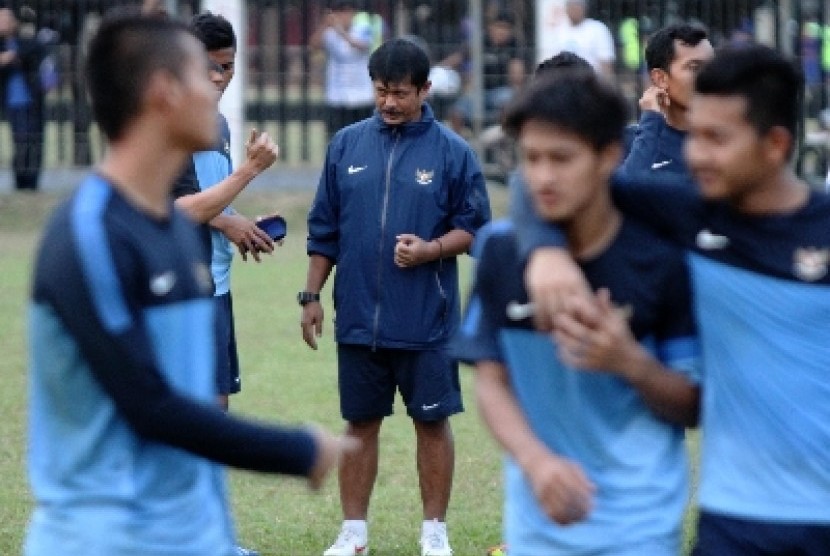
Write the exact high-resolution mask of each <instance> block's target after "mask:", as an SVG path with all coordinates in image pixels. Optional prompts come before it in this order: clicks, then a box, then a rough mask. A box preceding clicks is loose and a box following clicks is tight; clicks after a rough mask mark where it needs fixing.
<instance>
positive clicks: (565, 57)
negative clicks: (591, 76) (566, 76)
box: [533, 50, 594, 77]
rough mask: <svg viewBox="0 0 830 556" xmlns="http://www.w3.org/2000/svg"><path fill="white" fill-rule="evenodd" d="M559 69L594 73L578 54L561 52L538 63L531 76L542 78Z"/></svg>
mask: <svg viewBox="0 0 830 556" xmlns="http://www.w3.org/2000/svg"><path fill="white" fill-rule="evenodd" d="M560 69H582V70H586V71H594V68H593V67H592V66H591V64H590V63H588V61H587V60H586V59H585V58H583V57H582V56H580V55H579V54H575V53H573V52H571V51H570V50H563V51H562V52H560V53H559V54H555V55H553V56H551V57H550V58H547V59H546V60H542V61H541V62H539V65H538V66H536V70H534V72H533V76H534V77H542V76H544V75H548V74H549V73H550V72H552V71H557V70H560Z"/></svg>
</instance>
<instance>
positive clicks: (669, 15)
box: [0, 0, 830, 167]
mask: <svg viewBox="0 0 830 556" xmlns="http://www.w3.org/2000/svg"><path fill="white" fill-rule="evenodd" d="M22 3H24V2H23V0H19V1H18V2H17V3H15V2H11V5H12V7H18V6H17V4H22ZM25 3H26V4H28V5H30V6H32V7H33V8H34V9H35V12H36V19H35V21H34V22H33V25H35V26H36V27H40V28H42V27H49V28H51V29H54V30H56V31H57V32H58V34H59V37H60V42H59V45H58V46H57V47H56V53H57V60H58V65H59V69H60V78H61V82H60V86H59V87H58V88H57V89H55V90H53V91H51V92H50V93H49V94H48V96H47V98H46V109H45V113H46V121H47V124H46V139H45V151H44V165H45V166H47V167H62V166H63V167H65V166H83V165H88V164H90V163H91V162H94V161H95V160H96V159H97V158H98V157H99V156H100V154H101V148H102V146H101V145H102V143H101V140H100V137H99V135H98V134H97V132H96V130H95V126H94V125H93V124H92V122H91V118H90V112H89V107H88V105H87V102H86V97H85V94H84V90H83V83H82V79H81V78H80V72H79V68H80V67H81V63H82V60H83V55H84V50H85V44H86V40H87V39H88V37H89V36H90V33H91V32H92V31H93V30H94V29H95V25H96V22H97V21H98V20H99V17H100V14H101V13H102V12H103V11H104V10H106V9H108V8H109V7H111V6H114V5H124V4H130V3H132V2H129V1H126V0H97V1H92V0H90V1H84V0H72V1H67V0H51V1H50V0H40V1H36V0H26V1H25ZM482 4H483V5H484V6H485V8H487V9H485V10H484V13H485V14H487V13H489V12H488V9H496V10H497V9H499V8H502V9H509V10H510V11H511V13H512V14H513V15H514V17H515V28H514V32H515V35H516V39H517V41H518V43H519V45H520V47H521V48H522V49H523V50H524V51H525V53H526V55H527V58H528V59H530V60H535V59H536V53H535V43H536V40H535V33H536V14H535V10H536V4H537V2H536V1H535V0H520V1H518V2H517V1H515V0H511V1H507V0H503V1H490V2H482ZM590 4H591V9H590V11H589V16H591V17H594V18H597V19H600V20H601V21H603V22H605V23H606V24H607V25H608V27H609V28H610V29H611V31H612V33H613V34H614V37H615V41H616V43H617V54H618V58H617V65H616V72H617V75H618V77H619V80H620V84H621V85H623V86H624V91H625V92H626V93H627V95H628V96H629V98H630V99H631V101H632V107H635V106H636V98H637V97H638V96H639V93H640V91H641V87H642V78H641V77H642V73H641V71H640V68H639V67H637V66H636V64H635V65H632V62H631V60H630V58H631V56H630V54H631V53H632V50H631V48H632V45H631V44H630V41H631V40H632V38H631V36H630V33H629V32H626V31H623V29H624V26H625V25H628V27H627V29H629V31H630V28H631V25H632V24H633V25H634V27H635V28H636V30H637V35H636V39H635V40H638V41H640V42H641V43H642V40H643V39H644V38H645V37H646V36H647V34H648V33H649V32H650V31H651V30H654V29H657V28H659V27H661V26H663V25H664V24H666V23H668V22H672V21H676V20H691V21H697V22H700V23H702V24H704V25H706V26H707V27H708V28H709V30H710V34H711V36H712V37H713V41H714V42H715V43H716V44H720V43H724V42H726V41H729V40H737V39H739V38H746V37H747V36H749V37H750V38H752V39H757V40H762V41H764V42H767V43H771V44H773V45H775V46H777V47H778V48H779V49H781V50H783V51H785V52H787V53H790V54H792V55H794V56H798V55H799V54H802V53H803V52H806V50H804V49H808V48H809V49H813V50H810V52H814V51H815V48H819V49H821V46H818V47H817V46H816V45H815V44H808V43H809V40H808V39H809V37H807V36H806V34H807V32H808V31H809V30H810V29H812V31H810V32H814V31H815V28H814V27H811V24H815V25H819V28H820V29H821V30H822V32H821V33H820V34H821V37H820V39H819V40H821V39H823V37H824V35H825V34H827V35H828V36H830V31H828V32H827V33H825V32H824V30H825V29H830V27H827V26H826V25H825V24H824V23H823V22H825V21H826V19H827V17H826V16H827V15H830V14H826V13H825V2H824V1H817V2H814V3H813V4H814V5H812V7H807V4H808V2H801V1H798V0H780V1H771V0H594V1H593V2H591V3H590ZM325 5H326V1H325V0H309V1H301V0H247V2H246V10H247V22H248V24H247V29H246V33H245V36H246V37H247V40H246V44H245V45H244V48H243V49H242V52H243V54H242V55H243V56H244V63H245V68H246V71H245V72H244V76H245V80H246V83H245V84H244V89H245V109H244V117H245V119H246V121H247V122H249V123H250V124H251V125H256V126H257V127H259V128H261V129H266V130H269V131H270V132H271V133H273V134H274V135H275V136H276V138H277V140H278V142H279V143H280V145H281V146H282V151H283V155H284V156H285V157H286V158H287V162H288V163H298V164H302V163H319V162H320V160H321V157H322V153H323V152H324V144H325V126H324V124H323V122H324V114H325V104H324V100H323V99H324V94H323V87H324V83H323V79H324V77H323V75H324V66H325V58H324V56H323V55H322V54H321V53H320V52H315V51H313V50H312V49H310V48H309V47H308V46H307V40H308V37H309V36H310V34H311V33H312V31H313V30H314V28H315V27H316V25H317V23H318V21H319V19H320V17H321V16H322V14H323V12H324V10H325ZM364 7H365V8H366V9H368V10H371V11H373V12H375V13H379V14H380V15H381V16H383V18H384V20H385V22H386V26H387V29H388V30H389V34H390V35H401V34H411V35H417V36H420V37H421V38H423V39H424V40H425V41H426V43H427V44H428V45H429V48H430V54H431V56H432V58H433V60H434V61H438V60H441V59H442V58H443V57H445V56H446V55H448V54H449V53H451V52H453V51H454V50H455V49H457V48H459V46H460V45H461V44H462V43H463V41H464V29H465V25H470V22H466V21H465V15H466V14H467V13H468V12H469V6H468V2H467V0H365V2H364ZM178 9H179V13H178V15H179V16H180V17H185V18H186V17H189V16H190V15H191V14H193V13H195V12H197V11H199V9H200V2H199V1H198V0H180V1H179V2H178ZM627 33H628V34H627ZM813 42H815V41H813ZM639 46H640V47H641V46H642V44H640V45H639ZM634 51H637V49H636V48H635V49H634ZM827 51H828V53H830V48H827ZM819 52H820V53H821V50H819ZM626 53H627V54H629V55H628V56H626ZM819 62H820V63H819V74H820V81H819V83H818V86H815V87H814V88H813V90H812V91H811V95H812V101H813V102H814V103H815V105H816V106H818V107H823V106H825V105H826V100H827V98H826V88H825V86H824V77H825V73H824V71H825V63H824V62H827V63H830V60H826V61H824V60H820V61H819ZM238 63H241V62H238ZM531 69H532V68H528V71H530V70H531ZM451 101H452V99H442V100H440V101H437V102H436V111H437V113H438V115H439V117H442V116H444V115H445V114H446V109H447V106H448V105H449V104H450V102H451ZM0 126H2V128H0V166H2V167H8V166H9V164H10V160H9V158H10V157H9V153H10V152H11V143H10V141H11V139H10V134H9V132H8V129H7V126H6V125H5V122H3V123H2V124H0Z"/></svg>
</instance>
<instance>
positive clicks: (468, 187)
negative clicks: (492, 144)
mask: <svg viewBox="0 0 830 556" xmlns="http://www.w3.org/2000/svg"><path fill="white" fill-rule="evenodd" d="M456 158H457V163H458V165H457V166H455V165H454V166H453V168H452V170H451V171H452V174H453V175H452V176H451V180H452V181H451V187H452V190H451V192H450V203H451V206H450V226H451V227H452V229H456V230H464V231H466V232H469V233H471V234H473V235H475V233H476V232H477V231H478V229H479V228H481V227H482V226H483V225H484V224H486V223H487V222H489V220H490V198H489V197H488V195H487V184H486V182H485V181H484V174H483V173H482V172H481V166H480V165H479V163H478V159H477V158H476V155H475V153H474V152H473V150H472V149H470V148H469V147H468V146H467V145H466V144H465V145H463V147H457V150H456Z"/></svg>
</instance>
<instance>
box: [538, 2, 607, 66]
mask: <svg viewBox="0 0 830 556" xmlns="http://www.w3.org/2000/svg"><path fill="white" fill-rule="evenodd" d="M587 8H588V6H587V0H565V13H566V14H567V16H568V17H567V19H566V20H565V21H563V22H562V23H561V24H559V25H558V26H557V27H556V28H555V29H554V30H553V33H552V35H551V37H552V42H551V43H550V45H551V46H552V48H551V49H550V50H549V51H548V52H540V53H539V57H540V58H543V59H544V58H548V57H550V56H553V55H554V54H558V53H559V52H562V51H563V50H568V51H570V52H573V53H574V54H577V55H579V56H581V57H582V58H585V60H587V61H588V63H589V64H591V65H592V66H593V67H594V69H595V70H596V71H597V72H598V73H600V74H601V75H604V76H606V77H608V78H613V76H614V60H615V59H616V55H615V53H614V39H613V37H612V36H611V31H609V30H608V27H607V26H606V25H605V24H604V23H602V22H601V21H598V20H596V19H591V18H589V17H586V14H587Z"/></svg>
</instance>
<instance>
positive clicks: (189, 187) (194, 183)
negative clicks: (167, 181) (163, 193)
mask: <svg viewBox="0 0 830 556" xmlns="http://www.w3.org/2000/svg"><path fill="white" fill-rule="evenodd" d="M200 191H201V188H200V187H199V179H198V178H197V177H196V165H195V164H194V163H193V157H192V156H188V157H187V161H186V162H185V165H184V169H183V170H182V173H181V174H180V175H179V177H178V178H176V181H175V182H173V191H172V194H173V198H174V199H178V198H179V197H183V196H185V195H193V194H195V193H199V192H200Z"/></svg>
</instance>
